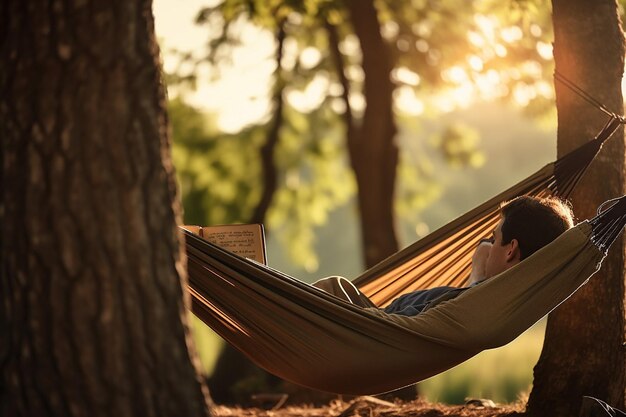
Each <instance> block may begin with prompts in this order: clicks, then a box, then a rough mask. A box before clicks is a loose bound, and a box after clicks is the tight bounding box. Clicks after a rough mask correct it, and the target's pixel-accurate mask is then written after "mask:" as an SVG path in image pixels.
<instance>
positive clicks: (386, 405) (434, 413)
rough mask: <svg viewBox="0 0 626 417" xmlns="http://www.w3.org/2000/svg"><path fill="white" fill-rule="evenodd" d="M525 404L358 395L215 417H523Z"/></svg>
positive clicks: (219, 411) (218, 410) (226, 411)
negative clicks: (446, 402) (390, 399)
mask: <svg viewBox="0 0 626 417" xmlns="http://www.w3.org/2000/svg"><path fill="white" fill-rule="evenodd" d="M523 412H524V404H522V403H519V404H505V405H502V404H494V403H492V402H491V401H489V400H487V401H482V402H481V401H476V402H474V403H471V402H470V403H469V404H466V405H444V404H436V403H430V402H427V401H425V400H420V399H418V400H414V401H406V402H405V401H396V402H393V403H392V402H388V401H382V400H379V399H377V398H373V397H358V398H355V399H354V400H351V401H347V402H346V401H342V400H333V401H331V402H330V403H328V404H327V405H325V406H321V407H314V406H307V405H300V406H295V405H286V406H282V405H281V404H280V402H279V403H277V404H276V405H274V406H273V407H272V408H270V409H267V408H237V407H225V406H216V407H215V408H214V409H213V415H214V416H215V417H230V416H237V417H440V416H447V417H505V416H506V417H514V416H521V415H522V413H523Z"/></svg>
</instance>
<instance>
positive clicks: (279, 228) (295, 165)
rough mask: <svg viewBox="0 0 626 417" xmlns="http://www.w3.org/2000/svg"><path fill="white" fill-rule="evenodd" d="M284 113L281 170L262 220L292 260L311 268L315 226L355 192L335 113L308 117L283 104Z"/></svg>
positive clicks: (315, 263)
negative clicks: (276, 188) (273, 194)
mask: <svg viewBox="0 0 626 417" xmlns="http://www.w3.org/2000/svg"><path fill="white" fill-rule="evenodd" d="M284 117H285V120H286V123H285V124H284V125H283V128H282V130H281V141H280V143H279V146H278V148H277V149H276V160H277V168H278V169H279V171H280V172H282V173H284V174H283V177H282V180H281V187H280V188H279V189H278V191H277V192H276V195H275V196H274V202H273V205H272V207H271V209H270V212H269V213H268V219H267V224H268V226H269V227H270V228H271V230H273V232H274V233H277V236H278V238H279V240H280V241H281V242H282V243H283V244H284V247H285V249H286V251H287V252H288V253H289V255H290V257H291V259H292V260H293V262H294V263H296V264H298V265H302V266H303V267H304V268H305V269H306V270H307V271H315V270H317V267H318V258H317V254H316V253H315V250H314V245H315V232H314V230H315V228H316V227H319V226H321V225H323V224H324V223H326V221H327V217H328V214H329V213H330V212H331V211H332V210H334V209H336V208H337V207H339V206H341V205H343V204H346V203H347V202H348V200H349V199H350V198H352V197H353V196H354V193H355V183H354V178H353V176H352V173H351V171H350V170H349V168H348V163H347V156H346V153H345V148H344V146H343V138H342V134H341V133H342V132H341V129H339V128H338V124H337V122H336V115H334V114H333V113H332V112H330V111H329V109H328V108H320V109H318V110H316V111H314V112H312V113H310V114H307V115H304V114H301V113H299V112H297V111H295V110H294V109H293V108H287V109H286V111H285V115H284Z"/></svg>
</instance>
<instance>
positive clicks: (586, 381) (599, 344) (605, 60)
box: [528, 0, 626, 417]
mask: <svg viewBox="0 0 626 417" xmlns="http://www.w3.org/2000/svg"><path fill="white" fill-rule="evenodd" d="M552 5H553V22H554V32H555V34H554V35H555V36H554V58H555V62H556V70H557V71H559V72H560V73H562V74H564V75H565V76H566V77H567V78H569V79H570V80H573V81H574V82H576V83H577V84H578V85H579V86H580V87H582V88H583V89H584V90H586V91H588V92H589V93H590V94H591V95H593V96H594V97H595V98H597V99H598V100H600V101H601V102H602V103H604V104H605V105H606V106H607V107H608V108H609V109H610V110H611V111H614V112H615V113H617V114H623V98H622V93H621V88H620V87H621V81H622V74H623V70H624V35H623V32H622V26H621V21H620V17H619V13H618V6H617V3H616V1H615V0H601V1H598V0H576V1H565V0H553V1H552ZM555 86H556V98H557V110H558V154H559V155H564V154H565V153H567V152H569V151H571V150H573V149H574V148H576V147H578V146H580V145H581V144H583V143H584V142H585V141H587V140H589V138H591V137H593V135H594V134H595V133H596V132H597V131H598V130H599V129H600V127H602V125H603V124H604V123H605V122H606V116H605V115H604V114H603V113H602V112H600V111H598V110H596V109H595V108H593V107H592V106H590V105H589V104H588V103H587V102H585V101H583V100H581V99H580V97H578V96H577V95H575V94H574V93H572V92H571V91H570V90H568V89H567V88H565V87H564V86H563V85H561V84H559V83H558V82H555ZM616 135H618V138H613V139H612V140H611V141H609V142H608V143H607V144H606V147H605V149H603V150H602V153H601V154H600V155H599V157H598V158H597V160H596V161H595V162H594V164H592V166H591V168H590V170H589V172H588V173H587V174H586V175H585V178H584V180H583V182H582V184H581V185H579V186H578V188H577V190H576V191H575V193H574V196H573V198H572V201H573V204H574V209H575V212H576V213H577V215H578V217H580V218H582V219H584V218H588V217H591V216H593V215H594V214H595V210H596V209H597V207H598V205H599V204H601V203H602V202H603V201H605V200H608V199H610V198H613V197H616V196H620V195H623V194H624V193H625V192H626V178H625V172H624V170H625V156H624V155H625V149H624V142H623V135H624V133H623V130H620V131H619V132H618V133H616ZM620 137H621V138H622V140H620ZM624 256H625V255H624V241H623V239H621V240H619V241H617V242H616V243H615V244H614V245H613V247H612V248H611V250H610V253H609V256H608V257H607V259H606V260H605V261H604V263H603V265H602V269H601V270H600V272H599V273H598V274H596V275H595V276H593V277H592V278H591V280H590V281H589V283H588V284H587V285H585V286H584V287H583V288H582V289H581V290H580V291H578V292H577V293H576V294H575V295H574V296H573V297H571V298H570V299H569V300H568V301H566V302H565V303H564V304H563V305H562V306H560V307H559V308H558V309H557V310H555V311H554V312H553V313H551V314H550V316H549V317H548V325H547V330H546V338H545V343H544V347H543V351H542V353H541V357H540V359H539V362H538V363H537V365H536V367H535V380H534V385H533V389H532V392H531V394H530V398H529V401H528V414H529V415H532V416H551V417H559V416H562V417H566V416H577V415H579V408H580V404H581V400H582V396H583V395H591V396H595V397H598V398H601V399H603V400H605V401H607V402H609V403H610V404H611V405H613V406H617V407H618V408H620V409H623V408H624V406H625V405H626V404H625V403H624V394H625V384H626V369H625V364H626V357H625V352H624V341H625V337H624V328H625V325H626V322H625V315H624V272H625V261H626V260H625V258H624Z"/></svg>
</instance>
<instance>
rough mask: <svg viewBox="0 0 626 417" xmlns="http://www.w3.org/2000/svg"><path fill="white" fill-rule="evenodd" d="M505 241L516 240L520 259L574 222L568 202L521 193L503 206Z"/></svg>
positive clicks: (501, 209)
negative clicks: (522, 194)
mask: <svg viewBox="0 0 626 417" xmlns="http://www.w3.org/2000/svg"><path fill="white" fill-rule="evenodd" d="M500 214H501V215H502V218H503V219H504V221H503V222H502V244H503V245H505V244H507V243H510V242H511V240H513V239H517V241H518V243H519V248H520V260H522V259H525V258H527V257H529V256H530V255H532V254H533V253H535V252H536V251H538V250H539V249H541V248H542V247H544V246H545V245H547V244H548V243H550V242H552V241H553V240H554V239H556V238H557V237H558V236H559V235H560V234H561V233H563V232H564V231H566V230H567V229H569V228H570V227H572V226H573V225H574V216H573V214H572V208H571V206H570V205H569V203H567V202H565V201H563V200H560V199H558V198H555V197H548V198H539V197H528V196H522V197H517V198H515V199H513V200H511V201H505V202H503V203H502V204H501V205H500Z"/></svg>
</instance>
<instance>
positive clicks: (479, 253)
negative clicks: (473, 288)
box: [469, 240, 492, 285]
mask: <svg viewBox="0 0 626 417" xmlns="http://www.w3.org/2000/svg"><path fill="white" fill-rule="evenodd" d="M491 245H492V243H491V242H490V241H488V240H482V241H481V242H480V243H479V244H478V247H477V248H476V250H475V251H474V255H472V272H471V273H470V276H469V285H472V284H475V283H477V282H480V281H482V280H484V279H485V278H486V273H485V268H486V266H487V259H488V258H489V251H490V250H491Z"/></svg>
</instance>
